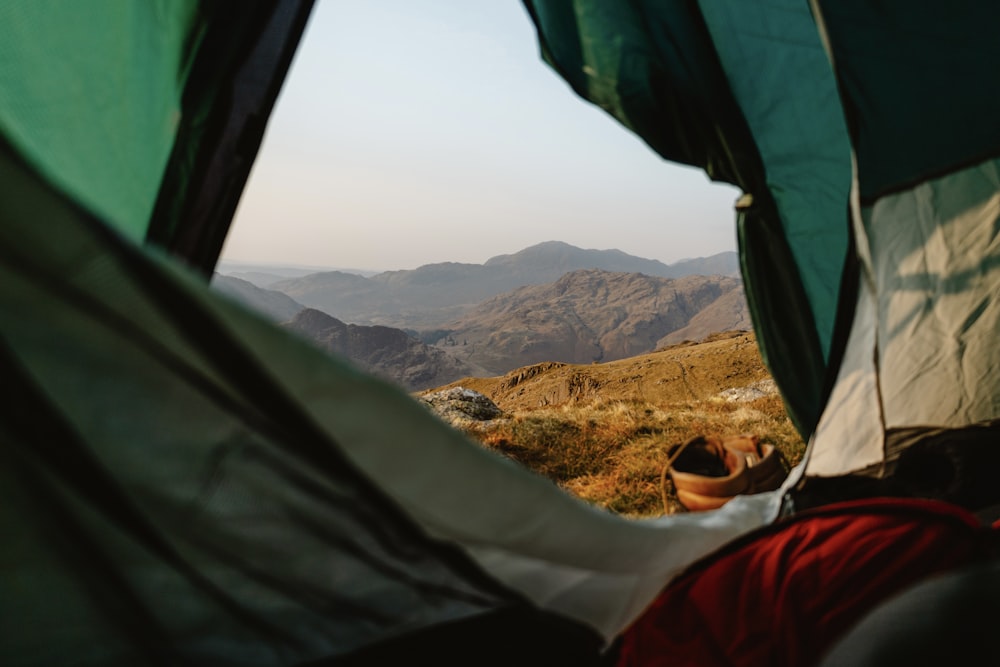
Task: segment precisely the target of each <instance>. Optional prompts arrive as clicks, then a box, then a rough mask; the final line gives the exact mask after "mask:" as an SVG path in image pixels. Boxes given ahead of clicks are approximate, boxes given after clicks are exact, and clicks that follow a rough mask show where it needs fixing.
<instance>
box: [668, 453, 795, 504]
mask: <svg viewBox="0 0 1000 667" xmlns="http://www.w3.org/2000/svg"><path fill="white" fill-rule="evenodd" d="M668 455H669V456H670V459H669V461H668V464H667V470H666V472H667V473H669V475H670V479H671V480H672V481H673V484H674V491H675V492H676V493H677V500H678V501H680V503H681V505H682V506H683V507H684V509H686V510H688V511H689V512H701V511H705V510H713V509H718V508H719V507H722V506H723V505H725V504H726V503H727V502H729V501H730V500H732V499H733V498H734V497H736V496H738V495H741V494H752V493H761V492H763V491H773V490H774V489H777V488H778V487H779V486H781V483H782V482H784V480H785V477H786V476H787V474H788V473H787V472H786V470H785V467H784V463H783V462H782V460H781V455H780V453H779V452H778V451H777V450H776V449H775V448H774V446H773V445H761V444H760V440H759V438H758V437H757V436H755V435H735V436H728V437H726V438H725V439H719V438H717V437H714V436H698V437H695V438H692V439H691V440H689V441H688V442H686V443H684V444H682V445H674V446H673V447H672V448H671V449H670V450H669V451H668Z"/></svg>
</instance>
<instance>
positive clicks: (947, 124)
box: [820, 0, 1000, 203]
mask: <svg viewBox="0 0 1000 667" xmlns="http://www.w3.org/2000/svg"><path fill="white" fill-rule="evenodd" d="M820 5H821V7H822V12H823V20H824V23H825V25H826V29H827V33H828V34H829V36H830V43H831V45H832V49H833V57H834V63H835V64H836V68H837V76H838V78H839V79H840V84H841V86H842V88H843V91H844V98H845V102H844V107H845V109H846V113H847V116H848V121H849V123H850V126H851V135H852V138H853V140H854V143H855V149H856V151H857V155H858V165H859V167H858V182H859V186H860V194H861V198H862V200H863V201H865V202H866V203H868V202H871V201H873V200H874V199H875V198H877V197H878V196H880V195H882V194H885V193H888V192H895V191H899V190H902V189H907V188H908V187H910V186H912V185H914V184H916V183H917V182H920V181H924V180H927V179H930V178H933V177H935V176H939V175H941V174H943V173H945V172H947V171H952V170H955V169H958V168H962V167H967V166H971V165H973V164H975V163H978V162H980V161H981V160H984V159H986V158H989V157H995V156H997V155H1000V121H998V119H1000V85H997V71H998V68H1000V38H998V35H997V30H998V26H1000V2H995V1H990V0H986V1H984V0H954V1H953V2H949V3H947V5H943V4H942V3H938V2H883V3H879V4H878V9H877V11H875V10H873V7H872V3H871V2H870V1H869V0H836V1H835V2H820Z"/></svg>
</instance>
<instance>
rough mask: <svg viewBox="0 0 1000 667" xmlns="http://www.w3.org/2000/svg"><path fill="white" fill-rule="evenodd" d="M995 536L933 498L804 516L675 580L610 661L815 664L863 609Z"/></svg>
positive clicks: (985, 551) (964, 560)
mask: <svg viewBox="0 0 1000 667" xmlns="http://www.w3.org/2000/svg"><path fill="white" fill-rule="evenodd" d="M995 539H996V536H995V535H993V534H992V531H991V530H990V529H989V528H988V527H987V526H985V525H983V524H981V523H980V522H979V521H978V520H977V519H976V518H975V517H974V516H973V515H972V514H971V513H969V512H967V511H965V510H962V509H960V508H957V507H955V506H953V505H951V504H947V503H940V502H933V501H925V500H889V499H885V500H880V501H874V500H864V501H853V502H846V503H834V504H831V505H828V506H826V507H824V508H821V509H815V510H810V511H807V512H800V513H799V514H797V515H796V516H795V517H793V518H790V519H787V520H783V521H779V522H777V523H775V524H772V525H770V526H767V527H765V528H761V529H759V530H757V531H755V532H753V533H751V534H750V535H747V536H745V537H744V538H742V539H740V540H738V541H736V542H734V543H733V544H731V545H729V546H727V547H726V548H724V549H723V550H721V551H720V552H718V553H715V554H712V555H711V556H710V557H707V558H705V559H704V560H702V561H700V562H699V563H698V564H696V565H695V566H694V567H692V568H691V569H690V570H689V571H688V572H685V573H684V574H682V575H681V576H679V577H677V578H676V579H674V580H673V581H672V582H671V583H670V584H669V585H668V586H667V588H666V589H665V590H664V591H663V593H662V594H661V595H660V596H659V597H658V598H657V599H656V601H655V602H654V603H653V604H651V605H650V607H649V608H648V609H647V611H646V612H645V613H644V614H643V615H642V616H641V617H640V618H639V619H638V620H637V621H636V622H635V623H634V624H633V625H632V626H631V627H629V628H628V629H627V630H626V631H625V632H624V633H623V637H622V642H621V646H620V654H619V659H618V662H617V664H618V665H619V667H631V666H638V665H643V666H655V665H692V666H697V667H711V666H712V665H719V666H720V667H722V666H725V667H733V666H741V665H747V666H750V665H770V666H774V667H779V666H782V665H788V666H789V667H805V666H807V665H814V664H816V663H817V662H818V661H819V660H820V659H821V658H822V657H823V656H824V655H825V654H826V652H827V651H829V650H830V648H831V647H832V646H834V645H835V644H836V643H837V641H838V640H840V639H841V637H843V635H844V634H845V633H846V632H847V631H848V630H849V629H850V628H851V627H852V626H853V625H854V624H855V623H856V622H857V621H858V620H859V619H861V618H862V617H863V616H864V615H865V614H866V613H867V612H868V611H869V610H871V609H873V608H875V607H876V606H878V605H879V604H881V603H882V602H883V601H885V600H887V599H889V598H891V597H892V596H893V595H895V594H896V593H898V592H900V591H903V590H905V589H907V588H909V587H910V586H912V585H914V584H916V583H917V582H920V581H923V580H926V579H928V578H930V577H933V576H935V575H938V574H941V573H944V572H948V571H951V570H953V569H955V568H961V567H965V566H968V565H970V564H972V563H980V562H983V561H984V560H986V559H988V558H989V557H991V556H993V555H994V554H993V552H992V546H993V544H994V542H995ZM921 664H923V663H921Z"/></svg>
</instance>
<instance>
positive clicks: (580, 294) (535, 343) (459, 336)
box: [435, 270, 749, 374]
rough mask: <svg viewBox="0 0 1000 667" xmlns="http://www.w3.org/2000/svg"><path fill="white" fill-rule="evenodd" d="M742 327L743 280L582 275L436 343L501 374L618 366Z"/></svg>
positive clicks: (523, 291) (496, 300)
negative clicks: (559, 366) (546, 366)
mask: <svg viewBox="0 0 1000 667" xmlns="http://www.w3.org/2000/svg"><path fill="white" fill-rule="evenodd" d="M742 328H749V316H748V314H747V306H746V302H745V299H744V296H743V290H742V283H741V282H740V281H739V280H738V279H737V278H729V277H724V276H687V277H684V278H677V279H669V278H658V277H653V276H648V275H644V274H640V273H611V272H607V271H599V270H580V271H573V272H570V273H567V274H565V275H564V276H562V277H561V278H559V279H558V280H557V281H555V282H553V283H548V284H545V285H536V286H530V287H522V288H520V289H517V290H514V291H511V292H508V293H505V294H501V295H498V296H495V297H493V298H492V299H488V300H487V301H484V302H483V303H481V304H479V305H477V306H476V307H475V308H473V309H472V310H471V311H470V312H468V313H467V314H465V315H463V316H462V317H460V318H457V319H455V320H453V321H451V322H449V323H447V325H445V327H444V329H443V331H442V334H441V337H440V338H438V339H437V340H436V341H435V343H436V345H437V346H438V347H440V348H442V349H445V350H446V351H447V352H448V353H449V354H452V355H453V356H455V357H457V358H459V359H462V360H463V361H466V362H467V363H470V364H473V365H476V366H480V367H483V368H485V369H487V370H488V371H490V372H491V373H492V374H499V373H504V372H506V371H508V370H510V369H511V368H517V367H520V366H527V365H530V364H535V363H540V362H545V361H558V362H565V363H578V364H579V363H593V362H602V361H612V360H615V359H622V358H625V357H630V356H634V355H637V354H643V353H647V352H652V351H653V350H655V349H656V348H658V347H661V346H663V345H667V344H670V343H674V342H680V341H682V340H684V339H685V338H689V339H694V340H697V339H700V338H703V337H705V336H707V335H708V334H710V333H713V332H716V331H723V330H729V329H742Z"/></svg>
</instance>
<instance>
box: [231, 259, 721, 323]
mask: <svg viewBox="0 0 1000 667" xmlns="http://www.w3.org/2000/svg"><path fill="white" fill-rule="evenodd" d="M579 269H600V270H603V271H613V272H625V273H642V274H644V275H648V276H657V277H661V278H681V277H683V276H689V275H725V276H733V277H735V276H738V275H739V262H738V259H737V256H736V253H734V252H724V253H719V254H717V255H713V256H711V257H707V258H699V259H689V260H685V261H682V262H677V263H676V264H664V263H663V262H660V261H657V260H653V259H643V258H641V257H635V256H633V255H628V254H626V253H624V252H622V251H620V250H585V249H582V248H577V247H575V246H572V245H569V244H567V243H562V242H560V241H548V242H545V243H539V244H538V245H534V246H531V247H529V248H525V249H524V250H521V251H520V252H517V253H514V254H510V255H497V256H496V257H492V258H490V259H489V260H487V261H486V262H485V263H483V264H463V263H457V262H443V263H437V264H425V265H424V266H420V267H418V268H416V269H408V270H401V271H385V272H382V273H378V274H375V275H372V276H367V277H366V276H362V275H358V274H356V273H348V272H345V271H326V272H317V273H312V274H308V275H304V276H299V277H293V278H285V279H282V280H277V281H269V282H268V283H267V284H266V285H259V286H261V287H267V288H268V289H272V290H276V291H279V292H282V293H284V294H287V295H288V296H290V297H292V298H293V299H295V300H296V301H298V302H299V303H301V304H303V305H305V306H309V307H311V308H317V309H319V310H322V311H323V312H326V313H330V314H331V315H334V316H335V317H337V318H339V319H341V320H344V321H345V322H353V323H355V324H381V325H385V326H392V327H398V328H401V329H410V330H427V329H435V328H438V327H439V326H440V325H441V324H442V323H443V322H446V321H448V320H451V319H454V318H456V317H458V316H460V315H462V314H463V313H465V312H466V311H468V310H469V309H471V308H473V307H475V306H476V305H477V304H479V303H481V302H482V301H485V300H486V299H489V298H490V297H493V296H496V295H498V294H502V293H504V292H508V291H510V290H513V289H517V288H519V287H523V286H526V285H543V284H546V283H551V282H554V281H556V280H558V279H559V278H560V277H562V276H563V275H564V274H566V273H568V272H570V271H576V270H579ZM244 275H245V276H247V279H248V280H250V278H251V277H252V276H248V274H244ZM250 281H251V282H252V280H250Z"/></svg>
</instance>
